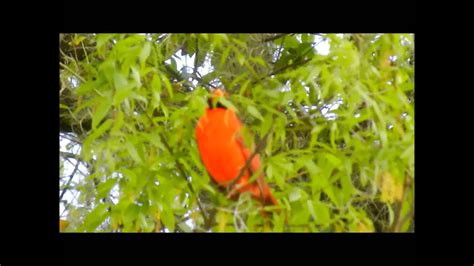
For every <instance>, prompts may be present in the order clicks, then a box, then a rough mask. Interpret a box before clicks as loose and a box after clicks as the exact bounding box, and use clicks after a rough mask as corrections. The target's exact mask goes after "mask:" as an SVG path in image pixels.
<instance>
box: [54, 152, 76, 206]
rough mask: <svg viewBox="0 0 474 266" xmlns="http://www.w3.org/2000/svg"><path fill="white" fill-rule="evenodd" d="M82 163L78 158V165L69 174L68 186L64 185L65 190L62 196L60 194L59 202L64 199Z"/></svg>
mask: <svg viewBox="0 0 474 266" xmlns="http://www.w3.org/2000/svg"><path fill="white" fill-rule="evenodd" d="M80 163H81V162H80V161H79V160H76V166H75V167H74V170H73V171H72V173H71V175H69V180H68V181H67V183H66V186H65V187H64V189H63V191H62V192H61V196H59V202H61V200H62V199H63V196H64V194H65V193H66V190H67V189H68V187H69V185H70V183H71V181H72V178H73V177H74V175H76V171H77V169H78V168H79V164H80Z"/></svg>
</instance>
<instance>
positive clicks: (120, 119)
mask: <svg viewBox="0 0 474 266" xmlns="http://www.w3.org/2000/svg"><path fill="white" fill-rule="evenodd" d="M124 118H125V114H124V113H123V112H122V111H120V110H119V111H118V112H117V113H116V116H115V119H114V126H113V127H112V129H111V130H110V131H111V133H112V134H116V133H117V132H119V131H120V130H121V129H122V126H123V124H124Z"/></svg>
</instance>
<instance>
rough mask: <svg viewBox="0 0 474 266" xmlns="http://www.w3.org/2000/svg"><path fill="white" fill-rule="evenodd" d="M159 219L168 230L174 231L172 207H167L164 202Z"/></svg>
mask: <svg viewBox="0 0 474 266" xmlns="http://www.w3.org/2000/svg"><path fill="white" fill-rule="evenodd" d="M161 221H162V222H163V224H164V225H165V226H166V228H168V230H170V231H171V232H174V228H175V219H174V213H173V209H171V208H170V207H168V206H167V205H166V204H164V205H163V211H162V212H161Z"/></svg>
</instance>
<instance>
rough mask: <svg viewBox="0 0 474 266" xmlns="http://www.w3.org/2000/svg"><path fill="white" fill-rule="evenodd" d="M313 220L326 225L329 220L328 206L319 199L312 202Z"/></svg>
mask: <svg viewBox="0 0 474 266" xmlns="http://www.w3.org/2000/svg"><path fill="white" fill-rule="evenodd" d="M313 207H314V214H315V215H316V217H315V219H314V220H315V221H316V223H318V224H321V225H327V224H329V222H330V214H329V207H328V206H326V205H325V204H322V203H321V202H319V201H314V202H313Z"/></svg>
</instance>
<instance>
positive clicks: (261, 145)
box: [227, 126, 273, 196]
mask: <svg viewBox="0 0 474 266" xmlns="http://www.w3.org/2000/svg"><path fill="white" fill-rule="evenodd" d="M272 130H273V126H272V127H271V128H270V130H268V132H267V133H266V134H265V136H264V137H263V138H262V140H261V141H260V142H259V143H258V144H257V146H256V147H255V150H254V152H253V153H252V155H250V157H249V158H248V159H247V161H246V162H245V165H244V166H243V167H242V168H241V169H240V172H239V175H238V176H237V177H235V178H234V179H232V180H230V181H229V182H228V183H227V185H228V187H229V188H232V187H233V186H234V185H235V183H237V182H238V181H239V180H240V178H241V177H242V176H243V175H244V173H245V171H246V170H248V171H249V172H250V173H252V170H251V169H250V164H251V163H252V160H253V158H254V157H255V156H256V155H257V154H258V153H259V152H260V151H261V150H262V149H263V148H264V147H265V145H266V142H267V139H268V136H270V133H271V132H272ZM259 188H260V190H261V192H263V188H262V187H261V184H259ZM232 193H233V192H231V193H230V194H232ZM261 195H262V196H263V193H261Z"/></svg>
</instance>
